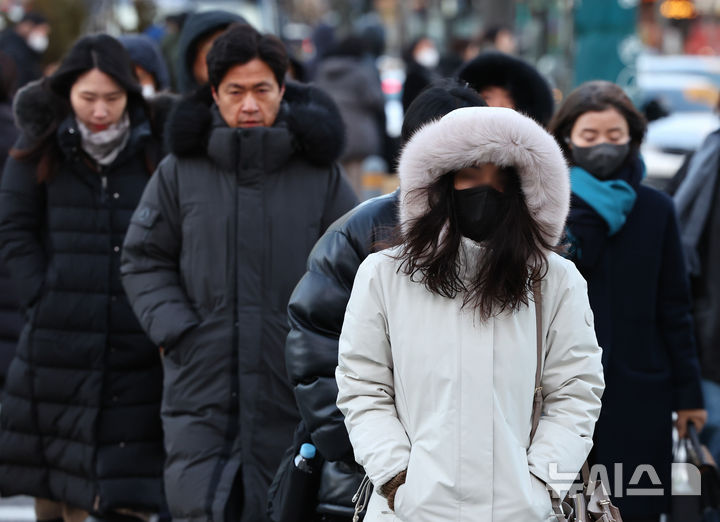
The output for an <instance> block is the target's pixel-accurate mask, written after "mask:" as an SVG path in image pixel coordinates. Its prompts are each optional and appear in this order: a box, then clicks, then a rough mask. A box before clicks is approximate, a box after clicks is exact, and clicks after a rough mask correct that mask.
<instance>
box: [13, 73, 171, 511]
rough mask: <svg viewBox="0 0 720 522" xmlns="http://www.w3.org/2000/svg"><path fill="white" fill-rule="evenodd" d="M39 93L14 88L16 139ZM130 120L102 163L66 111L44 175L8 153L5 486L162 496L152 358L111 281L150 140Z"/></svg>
mask: <svg viewBox="0 0 720 522" xmlns="http://www.w3.org/2000/svg"><path fill="white" fill-rule="evenodd" d="M46 102H47V94H46V93H45V91H43V89H42V88H41V87H40V86H37V88H32V89H30V88H28V90H25V91H22V92H21V93H19V94H18V99H16V114H17V116H18V118H19V123H20V125H21V128H23V130H24V131H25V132H26V137H28V134H27V133H28V132H29V130H28V129H30V128H32V127H33V125H32V122H36V121H38V120H39V119H42V118H43V117H45V116H46V115H47V114H44V115H38V114H36V113H35V112H36V111H45V110H46V109H47V107H46ZM18 108H20V110H18ZM131 121H132V122H133V124H132V130H131V137H130V140H129V142H128V145H127V146H126V147H125V149H124V150H123V151H122V152H121V153H120V154H119V156H118V158H117V159H116V160H115V161H114V162H113V163H112V164H111V165H109V166H107V167H105V168H103V169H102V170H98V169H95V168H93V163H92V161H91V160H90V159H89V158H88V157H87V156H86V155H85V154H84V153H83V152H82V149H81V148H80V133H79V131H78V129H77V128H76V123H75V120H74V118H73V117H67V118H65V119H64V120H63V121H62V122H61V123H60V125H59V127H58V131H57V140H58V142H57V143H58V145H59V149H60V156H59V162H58V165H57V169H56V170H55V174H54V177H52V179H51V180H50V181H48V182H44V183H41V184H39V183H38V182H37V181H36V165H35V164H34V163H33V162H27V161H23V162H20V161H16V160H14V159H12V158H10V159H8V161H7V164H6V167H5V172H4V175H3V179H2V188H1V190H0V254H1V255H2V260H3V262H4V263H5V266H6V267H7V269H8V270H9V272H10V273H11V275H12V277H13V280H14V281H15V283H17V289H18V297H19V300H20V304H21V306H22V307H23V309H24V310H25V314H26V324H25V327H24V329H23V331H22V333H21V336H20V340H19V343H18V347H17V354H16V356H15V358H14V359H13V361H12V363H11V366H10V369H9V372H8V377H7V382H6V386H5V394H4V397H3V400H2V414H1V416H0V494H2V495H3V496H5V495H14V494H26V495H32V496H35V497H41V498H48V499H54V500H60V501H63V502H66V503H68V504H70V505H73V506H76V507H79V508H82V509H85V510H95V511H99V512H105V511H108V510H110V509H112V508H127V507H132V508H135V509H145V510H148V511H158V510H159V509H161V508H162V506H163V504H164V495H163V483H162V465H163V459H164V452H163V445H162V427H161V423H160V415H159V414H160V397H161V393H162V369H161V366H160V357H159V355H158V351H157V349H156V348H155V346H153V344H152V343H151V342H150V340H149V339H148V338H147V337H146V336H145V334H144V332H143V331H142V329H141V327H140V325H139V324H138V322H137V320H136V319H135V316H134V315H133V313H132V310H131V308H130V305H129V304H128V302H127V298H126V297H125V294H124V293H123V289H122V286H121V283H120V271H119V267H120V247H121V245H122V242H123V238H124V236H125V231H126V228H127V226H128V222H129V221H130V216H131V214H132V212H133V210H134V208H135V206H136V204H137V202H138V201H139V200H140V195H141V194H142V191H143V189H144V188H145V184H146V183H147V181H148V179H149V174H150V173H149V171H148V168H147V162H146V159H147V158H148V153H149V152H153V151H155V150H156V144H155V140H154V139H153V137H152V135H151V133H150V127H149V124H148V123H147V122H146V121H145V120H144V119H143V118H142V116H141V115H140V114H138V113H137V112H131ZM24 123H27V124H28V125H27V127H23V124H24ZM23 139H25V138H21V140H23ZM30 141H32V140H30Z"/></svg>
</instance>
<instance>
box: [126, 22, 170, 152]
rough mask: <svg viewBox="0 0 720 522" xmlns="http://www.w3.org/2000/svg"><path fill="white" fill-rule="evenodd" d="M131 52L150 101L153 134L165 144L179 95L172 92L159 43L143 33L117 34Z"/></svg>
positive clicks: (131, 57) (143, 93) (147, 99)
mask: <svg viewBox="0 0 720 522" xmlns="http://www.w3.org/2000/svg"><path fill="white" fill-rule="evenodd" d="M118 40H120V43H121V44H123V47H125V50H126V51H127V52H128V54H129V55H130V59H131V60H132V63H133V66H134V68H135V75H136V76H137V78H138V82H139V83H140V88H141V89H142V95H143V97H144V98H145V100H146V101H147V102H148V108H149V110H150V124H151V125H152V130H153V134H155V135H156V136H157V137H158V138H159V139H160V142H161V143H164V134H165V129H164V127H163V126H164V124H165V121H167V118H168V115H169V114H170V111H171V110H172V108H173V107H174V105H175V103H176V102H178V101H179V98H180V97H179V96H178V95H176V94H173V93H171V92H169V89H170V77H169V74H168V69H167V66H166V64H165V60H164V58H163V55H162V53H161V52H160V48H159V47H158V44H157V43H156V42H155V41H154V40H153V39H152V38H150V37H149V36H146V35H144V34H128V35H122V36H120V37H118Z"/></svg>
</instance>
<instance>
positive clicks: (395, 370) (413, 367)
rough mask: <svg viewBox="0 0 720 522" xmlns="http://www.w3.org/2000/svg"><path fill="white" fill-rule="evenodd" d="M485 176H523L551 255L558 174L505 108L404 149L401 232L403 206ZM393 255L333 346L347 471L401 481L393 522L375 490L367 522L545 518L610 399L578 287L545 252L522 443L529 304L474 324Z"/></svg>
mask: <svg viewBox="0 0 720 522" xmlns="http://www.w3.org/2000/svg"><path fill="white" fill-rule="evenodd" d="M488 162H490V163H495V164H499V165H514V166H515V167H516V168H517V170H518V173H519V176H520V180H521V186H522V189H523V192H524V194H525V197H526V202H527V205H528V208H529V210H530V212H531V215H532V216H533V218H534V219H536V221H537V222H539V223H541V224H542V225H543V227H544V229H545V230H546V231H547V239H548V240H550V241H551V242H553V243H555V242H556V241H557V239H558V238H559V236H560V234H561V232H562V228H563V224H564V221H565V217H566V214H567V209H568V201H569V186H568V181H567V169H566V166H565V163H564V161H563V158H562V155H561V153H560V150H559V148H558V147H557V144H556V143H555V142H554V141H553V139H552V138H551V137H550V136H549V135H548V134H547V133H546V132H545V131H544V130H543V129H541V128H540V127H539V126H538V125H537V124H535V123H534V122H533V121H532V120H530V119H529V118H525V117H524V116H521V115H519V114H517V113H515V112H513V111H511V110H509V109H491V108H468V109H459V110H457V111H454V112H453V113H450V114H449V115H448V116H445V117H444V118H443V119H442V120H440V121H439V122H436V123H432V124H430V125H428V126H426V127H424V128H423V129H421V130H420V131H419V132H418V133H417V134H416V135H415V136H414V137H413V139H412V140H411V141H410V143H409V144H408V145H407V147H406V148H405V150H404V152H403V156H402V158H401V162H400V169H399V172H400V180H401V210H400V214H401V222H402V224H406V223H407V220H408V219H411V218H412V217H415V216H418V215H421V214H422V213H423V212H424V211H426V208H424V207H423V205H424V202H422V201H420V198H411V197H410V198H409V197H407V196H408V193H409V192H411V191H412V190H413V189H414V188H417V187H423V186H426V185H427V184H428V183H430V182H432V181H433V180H434V179H436V178H437V177H438V176H441V175H443V174H445V173H447V172H449V171H452V170H456V169H458V168H462V167H465V166H471V165H475V164H479V163H488ZM462 248H463V252H464V255H463V256H461V257H462V259H464V265H465V266H464V267H463V268H464V270H467V269H468V268H469V269H470V270H472V265H473V264H474V262H473V260H476V259H477V258H478V257H479V256H481V255H482V252H483V250H482V246H480V245H478V244H477V243H474V242H473V241H470V240H464V241H463V243H462ZM396 252H397V251H385V252H380V253H377V254H372V255H371V256H369V257H368V258H367V259H366V260H365V261H364V262H363V264H362V265H361V266H360V269H359V271H358V273H357V276H356V279H355V284H354V286H353V291H352V296H351V298H350V302H349V304H348V307H347V310H346V313H345V321H344V325H343V330H342V335H341V337H340V345H339V363H338V368H337V372H336V377H337V382H338V388H339V394H338V400H337V404H338V406H339V408H340V409H341V411H342V412H343V413H344V414H345V417H346V418H345V422H346V426H347V429H348V432H349V434H350V440H351V442H352V445H353V448H354V451H355V457H356V459H357V461H358V462H359V463H360V464H361V465H363V466H364V467H365V470H366V472H367V474H368V476H369V478H370V480H371V482H372V483H373V484H374V485H375V488H376V491H377V489H379V487H380V486H382V485H383V484H385V483H386V482H387V481H388V480H390V479H391V478H392V477H394V476H395V475H397V474H398V473H399V472H401V471H402V470H405V469H407V481H406V483H405V484H404V485H402V486H400V488H399V489H398V491H397V494H396V497H395V513H392V512H391V511H390V509H389V508H388V505H387V501H386V500H385V499H384V498H382V497H380V496H379V495H378V493H377V492H375V493H373V495H372V498H371V501H370V506H369V508H368V513H367V516H366V519H365V520H366V522H373V521H385V520H387V521H390V520H398V519H399V520H406V521H413V522H425V521H426V522H440V521H453V520H455V521H472V522H483V521H488V522H489V521H494V522H533V521H544V520H554V517H553V516H552V509H551V504H550V497H549V495H548V492H547V490H546V489H545V485H544V484H543V482H546V483H549V484H550V485H551V486H552V487H553V488H554V489H555V490H556V491H557V492H558V493H560V494H561V495H564V493H565V492H566V490H567V488H568V487H569V483H568V481H567V480H556V479H557V476H555V480H554V479H553V477H554V476H553V474H552V473H553V470H557V471H558V472H560V473H567V472H573V473H574V472H577V471H578V470H579V469H580V467H581V465H582V463H583V462H584V460H585V458H586V457H587V454H588V453H589V451H590V448H591V447H592V433H593V428H594V425H595V421H596V420H597V418H598V415H599V413H600V396H601V394H602V391H603V387H604V382H603V376H602V365H601V361H600V357H601V350H600V347H599V346H598V345H597V340H596V338H595V332H594V328H593V314H592V311H591V310H590V305H589V303H588V298H587V290H586V285H585V281H584V280H583V278H582V277H581V276H580V274H579V273H578V272H577V270H576V269H575V267H574V265H573V264H572V263H571V262H569V261H566V260H564V259H562V258H561V257H560V256H558V255H556V254H552V253H549V254H548V273H547V275H546V277H545V279H544V280H543V282H542V296H543V325H542V327H543V336H544V339H543V341H544V363H543V371H542V387H543V396H544V400H545V402H544V408H543V416H542V418H541V420H540V424H539V428H538V431H537V433H536V435H535V438H534V440H533V441H532V444H530V440H529V439H530V429H531V415H532V399H533V391H534V382H535V366H536V346H537V345H536V329H535V305H534V303H532V301H531V302H530V304H529V306H527V307H523V308H521V309H520V310H519V311H516V312H513V313H510V312H508V313H503V314H500V315H497V316H495V317H493V318H491V319H489V320H487V321H481V320H479V319H478V316H477V313H476V312H473V311H472V310H471V309H470V308H469V307H468V308H466V309H463V308H462V299H461V298H456V299H448V298H444V297H440V296H437V295H434V294H431V293H430V292H429V291H428V290H427V289H426V288H425V287H424V286H423V285H422V284H421V283H418V282H413V281H411V280H410V278H409V277H408V276H406V275H404V274H403V273H402V272H401V271H398V268H399V266H398V261H396V260H395V259H394V258H393V257H392V256H393V254H394V253H396ZM475 262H476V261H475ZM470 273H472V272H470ZM539 479H540V480H539ZM541 481H542V482H541Z"/></svg>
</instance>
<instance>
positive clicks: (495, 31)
mask: <svg viewBox="0 0 720 522" xmlns="http://www.w3.org/2000/svg"><path fill="white" fill-rule="evenodd" d="M479 46H480V51H481V52H487V51H497V52H501V53H505V54H515V53H516V52H517V39H516V38H515V34H514V33H513V30H512V28H511V27H509V26H507V25H493V26H490V27H488V28H487V29H486V30H485V31H483V34H482V36H481V37H480V42H479Z"/></svg>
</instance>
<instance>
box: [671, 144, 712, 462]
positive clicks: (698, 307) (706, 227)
mask: <svg viewBox="0 0 720 522" xmlns="http://www.w3.org/2000/svg"><path fill="white" fill-rule="evenodd" d="M718 172H720V130H716V131H715V132H713V133H711V134H710V135H709V136H708V137H707V138H705V141H704V142H703V144H702V145H701V146H700V148H699V149H698V150H697V151H696V152H695V153H694V154H693V155H692V156H691V157H690V158H689V159H688V160H687V161H686V162H685V164H684V165H683V167H682V168H681V169H680V171H679V172H678V173H677V174H676V176H675V177H674V178H673V183H676V184H677V185H678V186H677V187H675V188H674V190H673V192H674V196H673V199H674V202H675V208H676V209H677V213H678V222H679V224H680V239H681V242H682V245H683V249H684V252H685V261H686V267H687V270H688V273H689V275H690V283H691V290H692V295H693V319H694V327H695V338H696V339H697V344H698V352H699V354H700V372H701V374H702V377H703V381H702V387H703V395H704V397H705V407H706V408H707V412H708V420H707V424H705V428H704V429H703V431H702V433H701V435H700V437H701V439H702V440H703V442H705V443H706V444H707V446H708V449H709V450H710V452H711V453H712V456H713V458H714V459H715V462H720V176H719V175H718Z"/></svg>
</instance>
